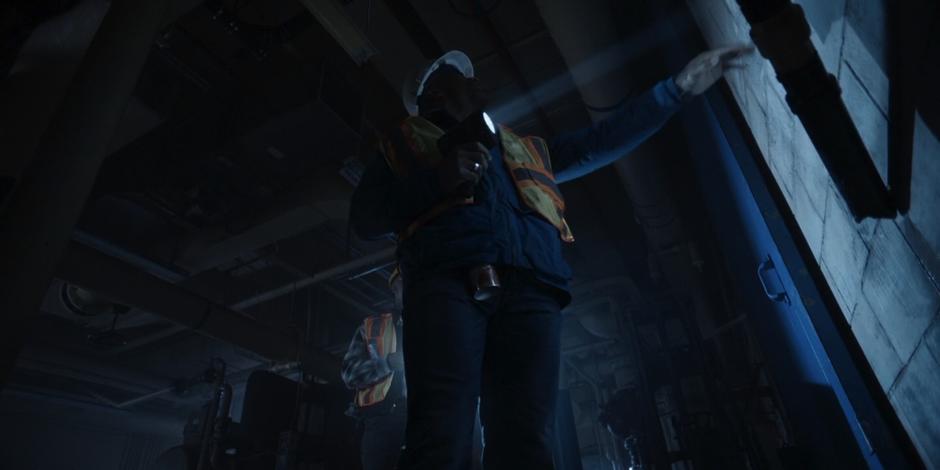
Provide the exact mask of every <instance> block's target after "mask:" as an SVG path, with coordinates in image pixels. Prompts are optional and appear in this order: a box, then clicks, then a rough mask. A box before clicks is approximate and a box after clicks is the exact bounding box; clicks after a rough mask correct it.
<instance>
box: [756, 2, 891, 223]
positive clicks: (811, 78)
mask: <svg viewBox="0 0 940 470" xmlns="http://www.w3.org/2000/svg"><path fill="white" fill-rule="evenodd" d="M737 3H738V5H739V6H740V7H741V11H742V13H744V17H745V18H746V19H747V22H748V23H750V25H751V33H750V34H751V39H753V40H754V44H755V45H756V46H757V48H758V50H760V53H761V55H763V56H764V57H765V58H766V59H768V60H769V61H770V63H771V65H773V68H774V71H775V72H776V73H777V80H779V81H780V83H781V84H782V85H783V88H784V89H785V90H786V92H787V96H786V99H787V104H788V105H789V106H790V110H791V111H793V114H795V115H796V116H797V117H798V118H799V119H800V122H801V123H803V127H804V128H805V129H806V133H807V134H809V137H810V140H812V142H813V145H814V146H815V147H816V150H817V151H818V152H819V157H820V158H821V159H822V161H823V164H824V165H825V166H826V169H827V170H828V171H829V174H830V175H831V176H832V179H833V181H834V182H835V185H836V189H838V190H839V193H840V194H841V195H842V197H843V199H845V202H846V205H848V207H849V210H850V211H851V212H852V215H853V216H854V217H855V220H856V221H861V220H862V219H864V218H866V217H875V218H893V217H894V216H895V214H896V212H897V209H896V208H895V205H894V202H893V201H892V197H891V194H890V193H889V191H888V188H887V187H886V186H885V184H884V182H883V181H882V179H881V176H880V175H879V174H878V169H877V168H876V167H875V163H874V160H873V159H872V157H871V154H870V153H869V152H868V148H866V147H865V142H864V141H863V140H862V137H861V135H859V132H858V128H857V127H856V125H855V123H854V122H853V121H852V117H851V116H850V115H849V111H848V109H847V108H846V107H845V102H843V101H842V96H841V95H842V90H841V88H840V87H839V81H838V79H836V77H835V76H833V75H832V74H831V73H829V72H828V71H827V70H826V66H825V65H824V64H823V62H822V59H821V58H820V57H819V52H818V51H817V50H816V47H815V46H813V43H812V42H811V41H810V34H811V31H812V30H811V29H810V26H809V23H808V22H807V20H806V15H805V14H804V12H803V8H802V7H801V6H799V5H797V4H794V3H792V2H791V1H790V0H737Z"/></svg>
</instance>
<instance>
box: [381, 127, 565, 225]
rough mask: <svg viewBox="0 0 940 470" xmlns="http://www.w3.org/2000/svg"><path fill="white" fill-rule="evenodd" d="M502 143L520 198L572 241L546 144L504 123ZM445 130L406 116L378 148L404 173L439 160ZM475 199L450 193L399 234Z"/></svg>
mask: <svg viewBox="0 0 940 470" xmlns="http://www.w3.org/2000/svg"><path fill="white" fill-rule="evenodd" d="M499 129H500V133H499V134H500V142H501V144H502V146H503V152H502V154H503V163H504V164H505V165H506V169H507V170H508V171H509V174H510V175H511V176H512V179H513V181H514V182H515V184H516V190H517V191H518V193H519V199H520V200H521V201H522V202H523V203H524V204H525V205H526V206H528V207H529V208H531V209H532V210H533V211H535V212H536V213H537V214H539V215H540V216H542V217H543V218H544V219H545V220H547V221H548V222H549V223H551V224H552V225H553V226H555V228H557V229H558V234H559V236H560V237H561V239H562V240H564V241H565V242H569V243H570V242H573V241H574V235H572V233H571V228H569V227H568V222H567V221H565V199H564V197H562V195H561V191H560V190H559V189H558V185H557V184H556V183H555V175H554V173H553V172H552V165H551V160H550V159H549V154H548V145H547V144H546V143H545V140H544V139H542V138H540V137H519V136H518V135H516V134H515V133H513V132H512V131H511V130H510V129H509V128H508V127H505V126H499ZM443 135H444V131H443V130H441V128H439V127H437V126H436V125H435V124H434V123H432V122H431V121H428V120H427V119H425V118H423V117H420V116H412V117H409V118H406V119H405V120H404V121H403V122H402V124H401V126H399V129H398V131H397V132H396V133H395V134H392V135H390V136H389V137H388V138H387V139H385V140H384V141H383V143H382V147H381V151H382V153H383V155H384V156H385V160H386V162H388V165H389V168H391V169H392V171H393V172H394V173H395V174H396V175H397V176H398V177H399V178H404V177H406V176H407V175H408V174H409V173H411V172H412V171H414V170H416V169H419V168H427V167H432V168H433V167H436V166H437V165H438V164H439V163H440V161H441V158H442V156H441V153H440V150H438V148H437V140H438V139H440V138H441V136H443ZM467 204H473V198H472V197H470V198H462V197H451V198H447V199H445V200H443V201H441V202H440V203H438V204H436V205H434V206H433V207H431V209H429V210H428V211H427V212H425V213H424V214H422V215H421V216H419V217H418V218H417V219H415V220H414V221H413V222H412V223H411V224H410V225H409V226H408V227H407V228H405V230H404V231H402V233H400V234H399V240H404V239H406V238H408V237H410V236H411V235H413V234H414V233H415V232H416V231H418V229H420V228H421V227H422V226H424V225H425V224H427V223H428V222H430V221H431V220H432V219H434V218H435V217H437V216H438V215H440V214H442V213H444V212H445V211H447V210H448V209H450V208H452V207H456V206H459V205H467Z"/></svg>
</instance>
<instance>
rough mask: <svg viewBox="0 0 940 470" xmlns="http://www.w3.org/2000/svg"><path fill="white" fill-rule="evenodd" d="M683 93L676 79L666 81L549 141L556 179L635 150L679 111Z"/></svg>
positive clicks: (592, 168) (562, 179)
mask: <svg viewBox="0 0 940 470" xmlns="http://www.w3.org/2000/svg"><path fill="white" fill-rule="evenodd" d="M681 95H682V93H681V91H680V90H679V87H678V85H676V82H675V80H674V79H672V78H669V79H667V80H663V81H661V82H659V83H658V84H656V86H654V87H653V88H651V89H649V90H647V91H646V92H644V93H643V94H641V95H639V96H637V97H635V98H633V99H631V100H630V101H628V102H627V103H625V104H624V105H623V106H622V107H621V108H620V109H619V110H617V111H615V112H614V113H613V114H612V115H610V116H608V117H607V118H606V119H604V120H603V121H600V122H598V123H595V124H593V125H591V126H588V127H585V128H583V129H578V130H576V131H572V132H567V133H563V134H561V135H558V136H556V137H555V138H553V139H551V140H549V141H548V147H549V152H550V154H551V159H552V168H553V169H554V172H555V180H556V181H557V182H558V183H564V182H565V181H571V180H573V179H576V178H580V177H582V176H584V175H586V174H588V173H591V172H593V171H596V170H599V169H601V168H603V167H605V166H607V165H609V164H611V163H613V162H614V161H616V160H618V159H619V158H621V157H623V156H625V155H626V154H628V153H629V152H631V151H632V150H633V149H635V148H636V147H638V146H639V145H640V144H642V143H643V142H644V141H645V140H646V139H647V138H649V137H650V136H652V135H653V134H655V133H656V132H657V131H658V130H659V129H660V128H662V126H663V125H664V124H665V123H666V121H668V120H669V118H670V117H672V115H673V114H675V113H676V111H678V110H679V108H680V107H681V104H682V96H681Z"/></svg>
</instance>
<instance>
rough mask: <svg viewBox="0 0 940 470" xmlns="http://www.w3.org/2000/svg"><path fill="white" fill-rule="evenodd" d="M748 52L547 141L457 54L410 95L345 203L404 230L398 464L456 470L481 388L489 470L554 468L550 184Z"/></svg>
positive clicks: (636, 134) (639, 135)
mask: <svg viewBox="0 0 940 470" xmlns="http://www.w3.org/2000/svg"><path fill="white" fill-rule="evenodd" d="M745 51H746V49H744V48H728V49H722V50H716V51H710V52H706V53H704V54H702V55H700V56H699V57H696V58H695V59H694V60H693V61H692V62H691V63H690V64H689V65H688V66H687V67H686V68H685V69H683V70H682V71H681V72H680V73H679V74H678V75H677V76H675V77H670V78H668V79H666V80H663V81H662V82H659V83H658V84H656V85H655V86H653V87H652V88H651V89H650V90H648V91H647V92H645V93H643V94H641V95H639V96H637V97H636V98H634V99H632V100H630V101H628V102H627V103H625V104H624V105H622V106H621V108H620V109H618V110H617V111H615V112H613V113H612V114H611V115H610V116H609V117H608V118H607V119H605V120H604V121H602V122H599V123H596V124H594V125H591V126H588V127H586V128H583V129H579V130H575V131H573V132H567V133H563V134H561V135H557V136H554V137H552V138H550V139H543V138H540V137H535V136H520V135H517V134H516V133H514V132H513V131H512V130H510V129H509V128H507V127H504V126H501V125H498V124H497V123H494V122H493V120H492V119H491V118H490V117H489V116H488V115H487V114H486V113H485V112H484V111H485V108H486V100H485V96H484V94H483V93H482V92H481V90H480V87H479V86H478V81H477V79H476V78H475V77H474V70H473V65H472V64H471V62H470V59H469V58H468V57H467V56H466V55H465V54H464V53H462V52H460V51H451V52H448V53H446V54H444V55H443V56H442V57H440V58H438V59H437V60H435V61H433V62H431V63H430V65H429V66H427V67H425V68H423V69H422V70H421V71H420V73H418V74H417V76H416V79H415V80H414V81H412V82H409V83H408V86H406V87H405V90H404V93H403V100H404V104H405V107H406V108H407V109H408V111H409V113H410V114H411V116H410V117H408V118H407V119H405V120H404V121H403V122H402V123H401V125H400V126H399V127H398V128H396V129H392V130H391V132H389V133H388V137H387V139H386V140H385V141H384V142H382V145H381V148H380V154H381V156H380V158H376V159H375V161H373V162H371V164H370V165H369V166H368V167H367V169H366V172H365V173H364V175H363V177H362V180H361V182H360V184H359V186H358V187H357V188H356V191H355V193H354V194H353V198H352V206H351V213H350V221H351V223H352V227H353V229H354V230H355V231H356V233H357V234H358V235H359V236H360V237H363V238H375V237H381V236H385V235H387V234H390V233H394V234H397V236H398V243H399V249H398V258H399V263H400V266H401V269H402V273H403V277H404V279H405V281H406V282H405V286H404V311H403V315H404V317H405V326H404V334H405V338H406V343H405V351H406V354H405V364H406V366H407V368H406V370H407V376H408V377H407V379H408V390H409V391H408V426H407V432H406V438H405V442H406V445H405V450H404V453H403V454H402V458H401V461H400V466H399V468H401V469H405V470H408V469H435V470H439V469H458V468H465V466H466V465H467V463H468V462H469V457H468V456H469V455H470V452H471V450H470V449H471V435H472V432H471V430H472V428H473V421H474V411H475V409H476V403H477V397H479V399H480V417H481V419H482V422H483V435H484V442H485V449H484V454H483V461H484V467H485V468H487V469H494V468H498V469H502V468H507V469H520V468H525V469H543V468H553V464H552V451H551V444H550V442H551V436H552V425H553V421H554V408H555V401H556V393H557V392H556V389H557V386H558V368H559V360H560V359H559V356H560V328H561V316H560V311H561V309H562V308H563V307H564V306H565V305H567V304H568V303H569V302H570V294H569V290H568V282H569V279H570V278H571V270H570V268H569V266H568V264H567V263H566V262H565V260H564V259H563V257H562V246H563V245H564V244H567V243H572V242H574V233H573V231H572V229H571V228H570V227H569V226H568V223H567V221H566V219H565V202H564V198H563V197H562V194H561V191H559V189H558V184H560V183H563V182H565V181H570V180H572V179H575V178H578V177H581V176H584V175H586V174H588V173H591V172H593V171H596V170H598V169H600V168H602V167H604V166H606V165H609V164H611V163H613V162H614V161H615V160H617V159H619V158H621V157H623V156H625V155H627V154H628V153H629V152H630V151H631V150H632V149H634V148H635V147H636V146H638V145H639V144H640V143H641V142H643V141H644V140H645V139H646V138H647V137H649V136H650V135H652V134H653V133H655V132H656V131H657V130H659V129H660V127H662V126H663V124H664V123H665V122H666V121H667V120H668V119H669V118H670V117H671V116H672V115H673V114H675V113H676V111H677V110H678V109H679V108H680V107H681V104H682V102H683V101H684V100H686V99H688V98H690V97H692V96H695V95H698V94H701V93H703V92H704V91H705V90H707V89H708V88H710V87H711V86H712V85H713V84H714V83H715V82H716V81H717V80H718V79H719V78H721V76H722V74H723V71H724V70H725V69H726V68H728V67H730V66H734V65H735V62H734V61H735V59H736V58H738V57H739V56H740V55H741V54H743V53H744V52H745Z"/></svg>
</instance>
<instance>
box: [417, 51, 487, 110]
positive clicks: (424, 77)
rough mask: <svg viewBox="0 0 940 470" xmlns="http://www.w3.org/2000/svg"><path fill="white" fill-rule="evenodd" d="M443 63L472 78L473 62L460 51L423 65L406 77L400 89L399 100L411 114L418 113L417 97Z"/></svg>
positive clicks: (451, 52) (449, 53)
mask: <svg viewBox="0 0 940 470" xmlns="http://www.w3.org/2000/svg"><path fill="white" fill-rule="evenodd" d="M443 65H450V66H452V67H454V68H455V69H457V71H458V72H460V74H461V75H463V76H464V77H466V78H473V63H472V62H470V58H469V57H467V54H464V53H463V52H462V51H457V50H454V51H450V52H448V53H446V54H444V55H442V56H440V57H438V58H437V60H435V61H434V62H431V63H430V64H428V65H427V66H425V67H421V68H420V69H418V70H417V71H416V73H415V74H414V76H412V78H411V79H406V80H405V83H404V85H403V86H402V90H401V101H402V103H403V104H404V105H405V109H407V110H408V114H410V115H412V116H417V115H418V97H419V96H421V93H423V92H424V84H425V82H427V81H428V78H430V77H431V75H432V74H433V73H434V72H436V71H437V70H438V69H440V68H441V66H443Z"/></svg>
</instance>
